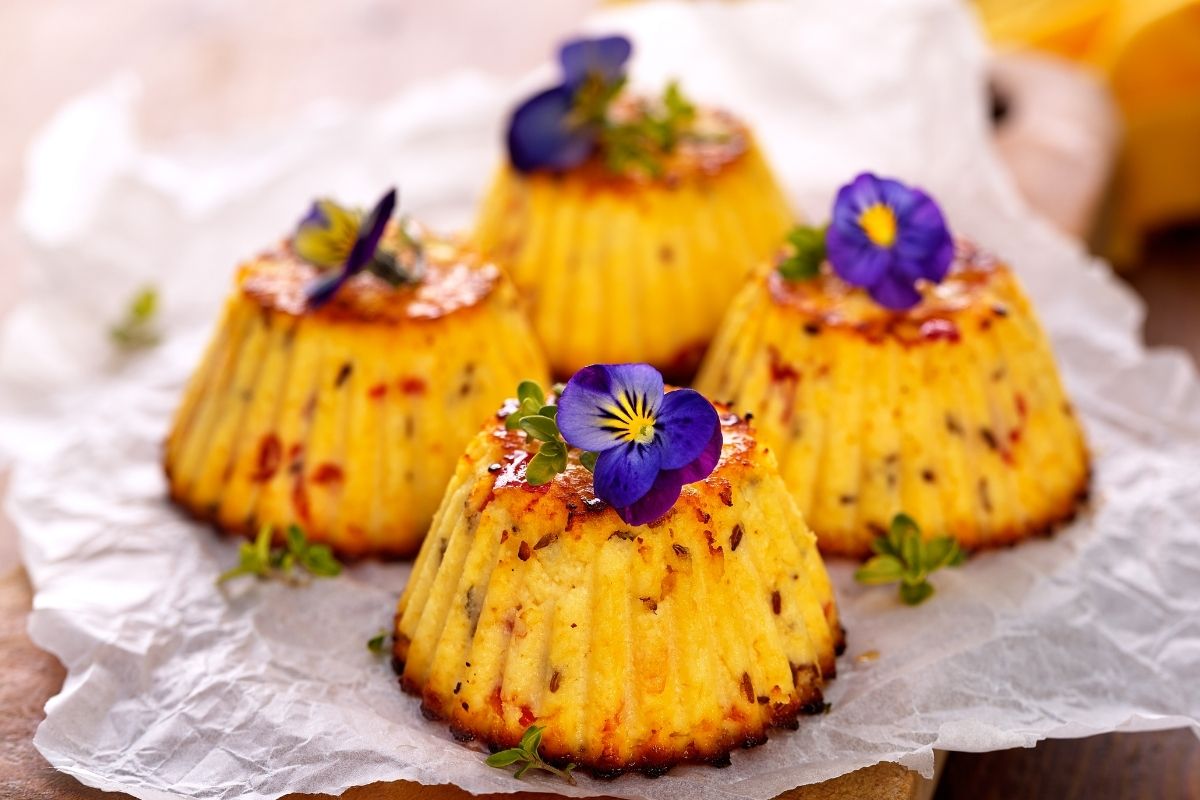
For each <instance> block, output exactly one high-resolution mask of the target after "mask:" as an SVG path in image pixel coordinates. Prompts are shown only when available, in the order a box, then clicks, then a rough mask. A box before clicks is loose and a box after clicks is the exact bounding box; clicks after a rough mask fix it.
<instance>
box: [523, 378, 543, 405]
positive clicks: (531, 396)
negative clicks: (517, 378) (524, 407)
mask: <svg viewBox="0 0 1200 800" xmlns="http://www.w3.org/2000/svg"><path fill="white" fill-rule="evenodd" d="M527 399H528V400H533V401H534V402H535V403H537V405H538V406H539V407H541V406H543V405H545V403H546V393H545V392H543V391H542V387H541V386H540V385H538V382H537V381H521V382H520V383H519V384H517V400H518V401H520V402H521V403H524V402H525V401H526V400H527Z"/></svg>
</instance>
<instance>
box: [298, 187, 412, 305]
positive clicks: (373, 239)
mask: <svg viewBox="0 0 1200 800" xmlns="http://www.w3.org/2000/svg"><path fill="white" fill-rule="evenodd" d="M395 208H396V190H395V188H392V189H389V190H388V192H387V193H386V194H385V195H384V196H383V197H381V198H380V199H379V202H378V203H376V204H375V207H374V208H373V209H371V213H370V214H368V215H367V216H366V218H365V219H364V220H363V221H362V222H361V223H360V224H359V225H358V229H357V233H356V234H355V236H354V240H353V244H351V245H350V247H349V252H348V253H347V254H346V257H345V261H343V262H342V264H341V266H340V268H339V269H338V271H337V272H336V273H333V274H331V275H328V276H326V277H324V278H322V279H320V280H319V281H317V282H316V283H314V284H313V285H312V286H311V287H309V290H308V304H309V306H311V307H313V308H319V307H320V306H323V305H324V304H325V303H328V302H329V301H330V300H331V299H333V296H334V295H335V294H337V292H338V290H339V289H341V288H342V285H343V284H344V283H345V282H346V281H348V280H349V279H350V278H352V277H353V276H354V275H356V274H358V273H359V272H362V271H363V269H365V268H366V267H367V266H368V265H370V263H371V261H372V259H374V258H375V253H376V250H378V249H379V242H380V240H381V239H382V238H383V233H384V231H385V230H386V228H387V223H388V220H390V219H391V218H392V212H393V211H394V210H395ZM333 209H334V206H333V205H332V204H328V203H327V202H326V203H325V204H323V203H322V202H318V203H316V204H314V206H313V209H312V210H311V211H310V212H309V213H308V215H307V216H305V218H304V219H303V220H301V221H300V226H299V228H298V229H297V231H296V234H295V236H294V237H293V246H294V247H296V248H297V250H298V252H299V254H300V255H301V257H305V255H304V252H305V251H304V250H303V249H301V248H302V247H306V248H308V249H312V250H318V249H319V248H318V246H317V245H316V244H311V243H316V242H320V240H321V238H322V236H327V237H328V236H331V235H335V234H337V233H338V231H339V230H340V229H341V228H344V227H345V222H344V220H341V217H340V215H338V214H336V213H333ZM326 252H338V248H336V247H332V248H329V247H327V248H326ZM309 260H312V261H313V263H316V264H318V265H319V266H325V265H324V264H321V263H320V262H319V261H316V260H313V259H311V258H310V259H309Z"/></svg>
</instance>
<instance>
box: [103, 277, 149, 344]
mask: <svg viewBox="0 0 1200 800" xmlns="http://www.w3.org/2000/svg"><path fill="white" fill-rule="evenodd" d="M157 318H158V290H157V289H156V288H154V287H153V286H145V287H142V288H141V289H139V290H138V291H137V293H136V294H134V296H133V297H131V298H130V299H129V304H128V306H126V308H125V315H124V316H123V317H121V320H120V321H119V322H117V323H115V324H114V325H113V326H112V327H110V328H109V329H108V335H109V337H110V338H111V339H112V340H113V342H114V343H115V344H116V345H117V346H119V347H121V348H123V349H125V350H137V349H141V348H145V347H152V346H154V345H156V344H158V343H159V342H160V341H161V340H162V334H160V333H159V331H158V328H157V325H156V324H155V323H156V322H157Z"/></svg>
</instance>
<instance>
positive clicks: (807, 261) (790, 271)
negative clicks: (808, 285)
mask: <svg viewBox="0 0 1200 800" xmlns="http://www.w3.org/2000/svg"><path fill="white" fill-rule="evenodd" d="M827 227H828V226H827V225H822V226H821V227H819V228H814V227H812V226H810V225H797V226H796V227H795V228H792V230H791V232H789V233H788V235H787V243H788V245H789V246H790V247H791V253H790V254H789V255H788V256H787V257H786V258H784V259H783V260H782V261H780V262H779V265H778V266H777V267H776V269H777V270H778V271H779V274H780V275H782V276H783V277H784V278H786V279H787V280H789V281H807V280H812V279H813V278H815V277H817V275H819V274H820V273H821V264H822V263H823V262H824V261H825V229H826V228H827Z"/></svg>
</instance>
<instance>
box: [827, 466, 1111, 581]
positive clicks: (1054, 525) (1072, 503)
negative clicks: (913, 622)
mask: <svg viewBox="0 0 1200 800" xmlns="http://www.w3.org/2000/svg"><path fill="white" fill-rule="evenodd" d="M1091 484H1092V470H1091V467H1090V466H1089V468H1088V469H1087V470H1086V471H1085V472H1084V474H1083V478H1082V480H1081V481H1080V482H1079V484H1078V485H1077V486H1076V487H1075V489H1074V490H1073V491H1071V492H1068V493H1067V494H1066V495H1064V496H1063V498H1062V499H1061V502H1060V503H1059V504H1058V505H1057V506H1056V507H1055V508H1054V510H1053V511H1051V512H1050V513H1049V514H1047V515H1046V516H1045V517H1044V518H1042V519H1039V520H1036V521H1032V522H1030V523H1028V524H1026V525H1024V526H1009V527H1005V528H985V529H981V530H979V531H977V532H976V534H975V536H974V537H972V538H971V540H969V541H966V540H964V539H962V538H959V544H960V545H961V546H962V548H963V549H964V550H967V551H968V552H981V551H984V550H998V549H1001V548H1004V547H1013V546H1015V545H1017V544H1020V543H1021V542H1023V541H1025V540H1027V539H1033V538H1039V537H1040V538H1049V537H1051V536H1053V535H1054V534H1055V533H1057V532H1058V531H1059V530H1061V529H1062V528H1065V527H1066V526H1067V525H1070V524H1071V523H1072V522H1074V521H1075V519H1076V518H1077V517H1079V515H1080V514H1082V513H1083V512H1084V511H1085V510H1086V509H1087V507H1088V504H1089V502H1090V498H1091ZM863 532H864V531H855V533H854V534H853V535H847V534H846V533H844V532H843V533H841V534H836V535H833V536H830V535H827V534H826V535H822V533H821V532H820V531H817V532H816V533H817V546H818V548H819V549H820V551H821V554H822V555H825V556H838V557H844V558H853V559H857V560H864V559H866V558H869V557H870V556H871V555H872V554H873V553H872V550H871V546H870V539H866V540H863V539H862V537H861V536H860V535H859V534H861V533H863ZM865 532H866V533H872V531H869V530H868V531H865ZM873 535H875V534H873ZM956 538H958V537H956ZM851 542H853V543H855V544H856V545H857V544H858V543H859V542H862V544H861V546H844V545H849V544H850V543H851Z"/></svg>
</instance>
